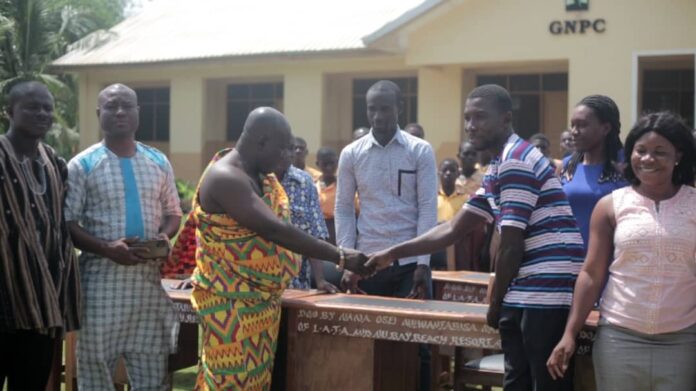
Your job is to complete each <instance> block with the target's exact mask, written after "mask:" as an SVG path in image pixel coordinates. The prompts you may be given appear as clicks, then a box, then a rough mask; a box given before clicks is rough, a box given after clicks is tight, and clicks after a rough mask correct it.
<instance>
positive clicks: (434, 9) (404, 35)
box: [362, 0, 462, 53]
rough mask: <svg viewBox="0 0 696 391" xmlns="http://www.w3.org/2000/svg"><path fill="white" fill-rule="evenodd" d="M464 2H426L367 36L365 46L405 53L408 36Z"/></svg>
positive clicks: (452, 0)
mask: <svg viewBox="0 0 696 391" xmlns="http://www.w3.org/2000/svg"><path fill="white" fill-rule="evenodd" d="M461 2H462V0H426V1H424V2H423V3H422V4H420V5H418V6H417V7H415V8H412V9H410V10H409V11H407V12H405V13H404V14H403V15H401V16H400V17H398V18H396V19H394V20H392V21H391V22H389V23H387V24H385V25H384V26H382V27H381V28H380V29H379V30H377V31H375V32H373V33H371V34H369V35H366V36H365V37H363V39H362V41H363V43H364V44H365V46H367V47H369V48H372V49H377V50H383V51H386V52H391V53H403V52H405V51H406V49H407V48H408V35H409V33H410V32H413V31H415V30H417V29H418V28H419V27H421V26H423V25H424V24H426V23H428V22H430V21H432V20H434V19H436V18H437V17H439V16H440V15H442V14H444V13H446V12H447V11H448V10H450V9H451V8H453V7H455V6H457V5H459V4H460V3H461Z"/></svg>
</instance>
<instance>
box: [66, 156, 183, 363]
mask: <svg viewBox="0 0 696 391" xmlns="http://www.w3.org/2000/svg"><path fill="white" fill-rule="evenodd" d="M171 215H176V216H180V215H181V209H180V206H179V197H178V194H177V191H176V186H175V184H174V173H173V170H172V168H171V166H170V164H169V162H168V161H167V158H166V157H165V156H164V154H162V153H161V152H160V151H158V150H156V149H154V148H151V147H148V146H146V145H143V144H140V143H138V144H137V148H136V154H135V155H134V156H133V157H131V158H119V157H118V156H116V155H115V154H114V153H113V152H111V151H110V150H109V149H108V148H106V146H104V145H103V144H102V143H98V144H95V145H93V146H91V147H89V148H88V149H86V150H85V151H83V152H81V153H80V154H78V155H77V156H75V157H74V158H73V159H72V160H71V161H70V162H69V163H68V194H67V197H66V207H65V219H66V221H76V222H78V223H79V224H80V225H81V227H82V228H83V229H85V230H86V231H87V232H89V233H90V234H91V235H93V236H95V237H97V238H99V239H102V240H105V241H113V240H117V239H120V238H124V237H133V236H137V237H139V238H140V239H142V240H148V239H153V238H155V237H156V235H157V233H158V231H159V228H160V225H161V223H162V219H163V217H164V216H171ZM80 271H81V280H82V287H83V297H84V311H83V319H84V323H83V324H84V327H83V329H82V330H81V332H80V337H79V338H80V339H79V343H78V355H83V356H84V357H90V358H91V359H109V358H110V357H111V356H113V355H114V354H120V353H124V352H127V353H152V354H156V353H167V352H170V351H172V348H173V347H174V346H175V342H176V335H177V334H176V333H177V324H176V320H175V316H174V311H173V307H172V304H171V301H170V300H169V298H168V297H167V294H166V293H165V292H164V290H163V289H162V286H161V283H160V272H159V265H158V264H157V263H156V262H143V263H142V264H139V265H134V266H123V265H119V264H117V263H116V262H113V261H111V260H109V259H106V258H103V257H101V256H98V255H96V254H92V253H89V252H85V251H83V252H82V254H81V256H80Z"/></svg>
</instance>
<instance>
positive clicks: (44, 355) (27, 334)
mask: <svg viewBox="0 0 696 391" xmlns="http://www.w3.org/2000/svg"><path fill="white" fill-rule="evenodd" d="M55 349H56V338H51V337H49V336H47V335H43V334H39V333H37V332H35V331H29V330H20V331H17V332H11V333H9V332H0V389H2V387H3V385H4V384H5V379H7V390H8V391H44V390H45V389H46V383H47V382H48V376H49V374H50V373H51V363H52V362H53V354H54V352H55Z"/></svg>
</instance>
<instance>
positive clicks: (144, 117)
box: [135, 87, 169, 142]
mask: <svg viewBox="0 0 696 391" xmlns="http://www.w3.org/2000/svg"><path fill="white" fill-rule="evenodd" d="M135 93H136V94H137V95H138V105H139V106H140V126H139V127H138V132H137V133H136V137H137V139H138V140H140V141H163V142H168V141H169V87H157V88H136V89H135Z"/></svg>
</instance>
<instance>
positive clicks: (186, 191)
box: [176, 179, 196, 213]
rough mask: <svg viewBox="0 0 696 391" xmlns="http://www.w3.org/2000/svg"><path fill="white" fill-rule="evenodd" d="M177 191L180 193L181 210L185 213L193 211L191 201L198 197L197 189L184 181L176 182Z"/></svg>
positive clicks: (178, 180)
mask: <svg viewBox="0 0 696 391" xmlns="http://www.w3.org/2000/svg"><path fill="white" fill-rule="evenodd" d="M176 191H177V192H178V193H179V199H180V200H181V209H183V210H184V213H186V212H188V211H190V210H191V201H193V197H195V195H196V187H195V186H194V185H192V184H191V183H190V182H187V181H185V180H183V179H177V180H176Z"/></svg>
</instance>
